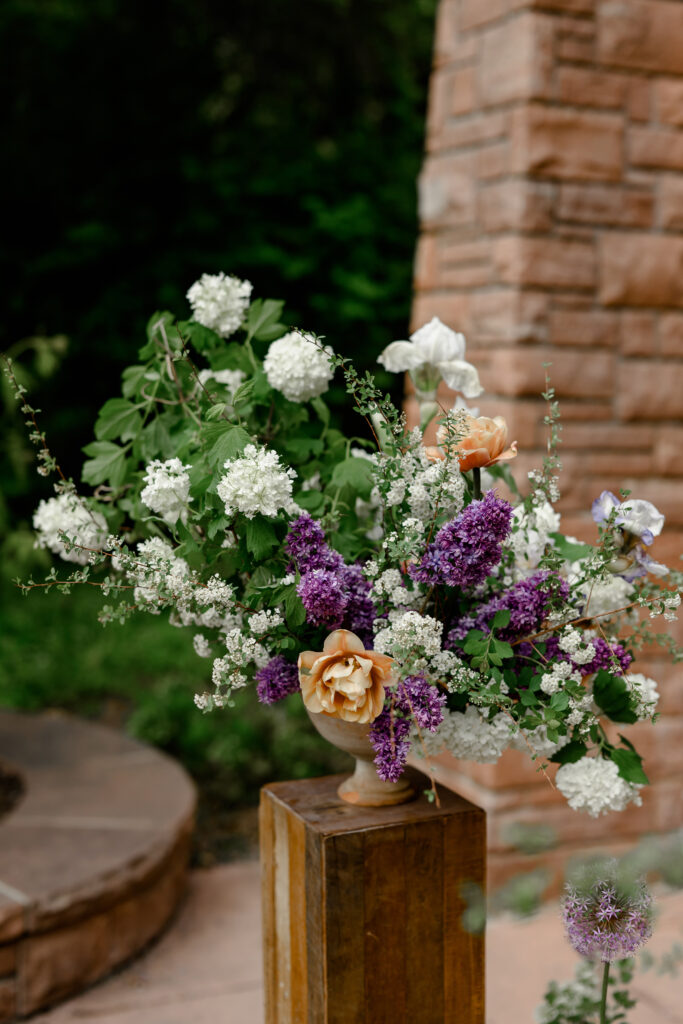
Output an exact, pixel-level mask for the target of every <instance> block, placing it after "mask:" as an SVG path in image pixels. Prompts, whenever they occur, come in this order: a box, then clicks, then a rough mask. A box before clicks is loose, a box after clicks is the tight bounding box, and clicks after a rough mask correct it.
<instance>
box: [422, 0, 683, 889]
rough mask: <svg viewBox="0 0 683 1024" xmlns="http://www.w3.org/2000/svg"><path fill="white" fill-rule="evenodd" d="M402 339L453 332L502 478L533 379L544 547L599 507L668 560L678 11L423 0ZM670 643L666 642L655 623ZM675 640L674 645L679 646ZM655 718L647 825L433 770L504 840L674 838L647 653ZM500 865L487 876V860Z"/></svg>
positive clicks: (680, 169)
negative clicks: (479, 394)
mask: <svg viewBox="0 0 683 1024" xmlns="http://www.w3.org/2000/svg"><path fill="white" fill-rule="evenodd" d="M419 192H420V217H421V233H420V238H419V242H418V247H417V254H416V261H415V300H414V306H413V316H412V326H413V328H416V327H418V326H420V325H421V324H422V323H424V322H425V321H426V320H428V319H429V318H431V317H432V316H439V317H440V318H441V319H442V320H444V321H445V322H446V323H447V324H449V325H450V326H451V327H454V328H456V329H459V330H462V331H463V332H464V333H465V335H466V336H467V339H468V353H469V355H468V358H470V359H471V360H472V361H473V362H475V363H476V364H477V365H478V366H479V368H480V373H481V378H482V383H483V384H484V386H485V388H486V395H485V396H483V398H482V400H480V401H479V403H478V404H479V405H480V407H481V411H482V413H485V414H489V415H496V414H501V415H504V416H505V417H506V418H507V420H508V422H509V423H510V426H511V428H512V434H513V436H514V437H516V438H517V440H518V442H519V448H520V453H521V454H520V456H519V458H518V459H517V476H518V477H519V476H520V475H521V476H523V475H524V473H525V471H526V470H528V469H530V468H532V466H535V465H538V463H539V461H540V459H541V458H542V456H543V451H544V447H545V443H546V428H545V427H544V425H543V416H544V412H545V410H544V403H543V400H542V399H541V398H540V397H539V396H540V392H541V391H542V390H543V386H544V374H545V370H544V367H543V364H544V363H550V364H551V365H550V368H549V373H550V376H551V380H552V384H553V386H554V388H555V390H556V393H557V396H558V398H559V400H560V407H561V412H562V418H563V423H564V430H563V440H564V443H563V445H562V461H563V473H562V477H561V488H562V499H561V502H560V509H561V511H562V512H563V529H564V530H565V532H569V533H573V534H575V535H578V536H580V537H583V538H586V539H590V538H591V537H592V536H594V532H593V531H594V528H593V526H592V523H591V521H590V516H589V512H588V510H589V508H590V504H591V502H592V500H593V499H594V498H595V497H596V496H597V495H598V494H599V493H600V491H602V490H604V489H605V488H608V489H610V490H613V491H615V492H618V491H619V489H620V488H628V489H629V490H631V492H632V493H633V494H634V496H638V497H643V498H647V499H649V500H650V501H652V502H654V503H655V504H656V505H657V506H658V507H659V508H660V509H661V510H662V511H663V512H664V513H665V514H666V516H667V525H666V532H665V536H664V537H662V538H660V539H659V541H658V542H657V545H656V547H655V549H654V555H655V557H660V558H661V559H662V560H664V561H668V562H669V564H674V563H675V562H676V561H677V559H678V556H679V555H680V553H681V551H683V457H682V456H683V3H681V2H680V0H536V2H534V0H441V6H440V10H439V15H438V23H437V34H436V44H435V61H434V70H433V75H432V82H431V92H430V103H429V111H428V123H427V139H426V157H425V163H424V167H423V171H422V174H421V178H420V183H419ZM674 628H677V627H674ZM678 632H679V637H680V630H678ZM637 667H638V668H639V669H640V670H641V671H645V672H647V673H648V674H649V675H652V676H654V677H655V678H657V679H658V680H659V681H660V683H661V689H662V711H663V718H662V720H661V721H660V722H659V724H658V725H657V727H656V728H655V730H653V731H652V732H650V731H649V727H639V728H638V729H637V730H636V732H639V733H640V735H638V742H639V743H640V744H642V746H643V747H644V748H645V752H646V756H647V759H648V768H649V770H650V774H651V775H652V777H653V779H654V780H656V784H655V786H654V787H653V790H652V791H651V792H650V793H649V794H648V795H647V796H646V797H645V804H644V807H643V808H642V809H640V810H635V809H634V810H633V811H629V812H627V813H625V814H624V815H622V816H621V817H620V818H619V820H618V821H617V820H616V818H614V819H611V820H610V825H609V835H607V834H606V830H605V827H604V821H603V822H599V823H595V824H592V823H590V822H589V823H586V821H585V819H583V818H582V819H580V820H581V825H579V823H578V822H577V819H576V816H573V815H572V813H571V812H567V811H566V809H564V807H563V806H562V805H561V804H560V803H559V802H558V798H557V794H556V793H554V791H553V790H552V789H550V787H549V786H548V785H547V784H542V783H541V782H540V781H539V780H538V779H536V778H535V775H534V772H533V769H531V770H529V769H528V768H526V767H524V766H523V765H522V755H517V754H512V753H511V754H508V755H506V756H505V758H504V759H503V761H502V762H501V763H500V765H499V766H495V767H488V766H485V767H480V768H478V767H476V766H472V767H471V768H466V767H463V766H462V765H459V766H457V768H455V767H454V766H453V765H450V766H445V767H444V772H446V773H448V772H450V773H451V774H452V775H453V773H455V774H457V776H458V782H459V784H461V785H464V786H468V787H469V792H470V793H471V795H473V796H474V797H475V799H477V798H478V799H479V800H480V801H481V802H483V803H485V804H486V806H487V807H488V809H489V811H490V813H491V814H492V815H493V818H492V821H491V839H490V843H491V849H492V851H493V857H492V860H493V863H494V867H495V865H496V863H498V864H499V866H500V870H501V871H502V872H505V871H507V870H508V868H509V866H510V865H511V864H512V861H513V859H512V858H511V855H510V853H509V850H508V848H507V847H506V843H505V840H504V837H503V833H504V828H503V826H504V825H505V824H506V823H509V822H510V821H513V820H516V819H520V818H521V819H523V820H530V819H531V820H535V818H543V820H546V821H552V822H553V823H555V824H556V825H557V827H558V831H559V834H560V836H561V838H562V839H563V841H564V843H565V845H566V847H567V848H569V847H571V846H573V845H585V844H586V843H599V842H601V841H605V840H606V839H608V838H610V839H613V838H614V837H615V833H614V832H613V829H616V835H617V836H620V837H622V838H623V839H624V841H627V840H629V841H630V840H631V839H632V838H633V837H635V836H636V835H637V834H638V833H642V832H646V831H649V830H655V831H664V830H666V829H671V828H675V827H678V826H680V825H681V823H682V822H683V797H682V796H681V792H682V788H683V787H681V782H682V781H683V761H682V760H681V750H683V742H682V741H683V678H682V673H681V669H680V666H679V667H672V666H671V665H669V664H668V663H667V661H666V659H665V658H663V657H662V654H661V650H660V649H659V648H653V649H652V650H650V651H647V652H645V656H644V658H643V659H642V661H641V662H640V663H639V665H638V666H637ZM496 858H498V860H496Z"/></svg>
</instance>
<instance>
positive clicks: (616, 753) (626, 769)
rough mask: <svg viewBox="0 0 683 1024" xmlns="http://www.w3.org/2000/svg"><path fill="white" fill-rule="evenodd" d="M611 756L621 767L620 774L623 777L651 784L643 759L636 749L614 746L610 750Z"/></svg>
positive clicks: (635, 781) (643, 784)
mask: <svg viewBox="0 0 683 1024" xmlns="http://www.w3.org/2000/svg"><path fill="white" fill-rule="evenodd" d="M610 757H611V759H612V760H613V761H614V763H615V765H616V766H617V768H618V769H619V775H620V777H621V778H622V779H625V780H626V781H627V782H634V783H636V784H638V785H641V786H647V785H649V782H650V780H649V779H648V777H647V775H646V774H645V772H644V771H643V759H642V757H640V755H639V754H637V753H636V752H635V750H623V749H622V748H619V747H613V748H612V750H610Z"/></svg>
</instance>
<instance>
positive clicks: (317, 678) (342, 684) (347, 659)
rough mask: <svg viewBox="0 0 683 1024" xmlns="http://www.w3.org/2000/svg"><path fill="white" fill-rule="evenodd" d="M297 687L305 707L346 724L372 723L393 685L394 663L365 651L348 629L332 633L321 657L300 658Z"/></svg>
mask: <svg viewBox="0 0 683 1024" xmlns="http://www.w3.org/2000/svg"><path fill="white" fill-rule="evenodd" d="M298 667H299V683H300V685H301V694H302V697H303V701H304V704H305V706H306V707H307V708H308V710H309V711H312V712H314V713H317V714H323V715H329V716H330V717H331V718H341V719H343V720H344V721H345V722H361V723H367V722H374V720H375V719H376V718H377V716H378V715H379V714H380V712H381V711H382V708H383V707H384V688H385V685H389V684H390V683H391V682H393V681H394V661H393V658H389V657H388V656H387V655H386V654H379V653H378V652H377V651H366V650H365V647H364V646H363V643H362V641H361V640H360V639H359V637H357V636H356V634H355V633H351V632H350V631H349V630H348V629H335V631H334V632H333V633H330V635H329V636H328V637H327V639H326V640H325V643H324V644H323V649H322V651H321V652H320V653H317V652H316V651H302V653H301V654H300V655H299V662H298Z"/></svg>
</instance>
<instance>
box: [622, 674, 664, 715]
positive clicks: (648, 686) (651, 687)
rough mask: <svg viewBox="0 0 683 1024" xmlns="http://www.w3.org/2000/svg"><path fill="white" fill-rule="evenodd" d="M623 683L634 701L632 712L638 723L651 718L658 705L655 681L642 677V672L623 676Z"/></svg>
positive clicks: (657, 691)
mask: <svg viewBox="0 0 683 1024" xmlns="http://www.w3.org/2000/svg"><path fill="white" fill-rule="evenodd" d="M624 682H625V683H626V685H627V687H628V689H629V693H630V694H631V696H632V697H633V698H634V700H635V707H634V709H633V710H634V713H635V714H636V715H637V716H638V719H639V721H641V722H643V721H645V720H646V719H648V718H652V716H653V715H654V713H655V711H656V710H657V704H658V703H659V689H658V687H657V683H656V682H655V680H654V679H650V678H649V676H644V675H643V674H642V672H629V673H627V675H625V676H624Z"/></svg>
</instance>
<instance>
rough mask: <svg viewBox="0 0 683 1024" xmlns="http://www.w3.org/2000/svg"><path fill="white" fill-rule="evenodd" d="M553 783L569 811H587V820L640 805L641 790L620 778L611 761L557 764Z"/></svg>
mask: <svg viewBox="0 0 683 1024" xmlns="http://www.w3.org/2000/svg"><path fill="white" fill-rule="evenodd" d="M555 782H556V785H557V788H558V789H559V791H560V792H561V793H562V795H563V796H564V797H566V799H567V802H568V803H569V806H570V807H571V808H572V810H574V811H587V812H588V814H589V815H590V816H591V818H598V817H599V816H600V815H601V814H607V812H608V811H623V810H624V808H625V807H627V806H628V805H629V804H630V803H634V804H635V805H636V806H637V807H640V805H641V804H642V800H641V797H640V792H639V791H640V789H641V788H642V787H641V786H639V785H636V784H635V783H633V782H627V781H626V779H622V778H621V776H620V775H619V769H618V768H617V766H616V764H615V763H614V761H607V760H606V759H605V758H603V757H582V758H581V759H580V760H579V761H574V762H573V763H571V764H563V765H561V766H560V767H559V768H558V771H557V775H556V776H555Z"/></svg>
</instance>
